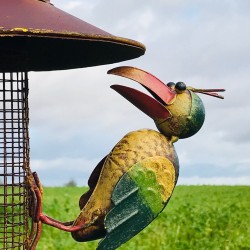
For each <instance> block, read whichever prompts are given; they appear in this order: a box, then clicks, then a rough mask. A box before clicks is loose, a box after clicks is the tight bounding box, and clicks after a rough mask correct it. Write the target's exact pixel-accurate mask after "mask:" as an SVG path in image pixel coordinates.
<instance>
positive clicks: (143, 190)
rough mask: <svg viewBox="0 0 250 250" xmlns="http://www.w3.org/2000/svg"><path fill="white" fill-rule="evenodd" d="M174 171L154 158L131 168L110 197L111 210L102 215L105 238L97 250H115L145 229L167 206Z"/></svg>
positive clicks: (163, 162)
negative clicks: (103, 216)
mask: <svg viewBox="0 0 250 250" xmlns="http://www.w3.org/2000/svg"><path fill="white" fill-rule="evenodd" d="M175 183H176V180H175V168H174V166H173V164H172V162H171V161H170V160H169V159H168V158H165V157H162V156H156V157H150V158H147V159H145V160H143V161H142V162H140V163H137V164H135V165H134V166H133V167H131V168H130V170H129V171H128V172H127V173H125V174H124V175H123V176H122V178H121V179H120V180H119V182H118V183H117V185H116V187H115V189H114V191H113V193H112V203H113V208H112V209H111V210H110V211H109V213H108V214H107V215H106V218H105V221H104V225H105V229H106V231H107V234H106V237H105V238H104V239H103V240H102V241H101V242H100V243H99V245H98V248H97V250H104V249H105V250H109V249H110V250H111V249H116V248H117V247H119V246H120V245H121V244H123V243H125V242H126V241H128V240H129V239H130V238H132V237H133V236H135V235H136V234H137V233H139V232H140V231H141V230H142V229H143V228H145V227H146V226H147V225H148V224H149V223H150V222H151V221H152V220H153V219H154V218H156V217H157V215H158V214H159V213H160V212H161V211H162V209H163V208H164V207H165V205H166V204H167V202H168V200H169V198H170V196H171V195H172V192H173V189H174V187H175Z"/></svg>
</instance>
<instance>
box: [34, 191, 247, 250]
mask: <svg viewBox="0 0 250 250" xmlns="http://www.w3.org/2000/svg"><path fill="white" fill-rule="evenodd" d="M84 190H86V189H84V188H79V187H67V188H66V187H62V188H45V190H44V200H43V204H44V205H43V211H44V212H45V213H46V214H48V215H50V216H52V217H54V218H56V219H59V220H62V221H69V220H73V219H75V218H76V217H77V215H78V213H79V208H78V199H79V197H80V196H81V194H82V193H83V191H84ZM97 244H98V241H93V242H86V243H78V242H75V241H74V240H73V239H72V238H71V235H70V233H67V232H62V231H59V230H58V229H55V228H51V227H49V226H47V225H44V226H43V232H42V237H41V240H40V242H39V244H38V247H37V249H38V250H45V249H46V250H50V249H51V250H52V249H53V250H55V249H60V250H64V249H65V250H66V249H72V250H78V249H81V250H94V249H95V248H96V246H97ZM152 249H155V250H170V249H171V250H177V249H178V250H187V249H195V250H196V249H197V250H203V249H204V250H205V249H206V250H207V249H208V250H210V249H214V250H220V249H223V250H236V249H239V250H250V186H177V187H176V189H175V191H174V194H173V197H172V198H171V200H170V202H169V204H168V205H167V207H166V208H165V210H164V211H163V212H162V213H161V214H160V215H159V216H158V218H157V219H156V220H154V221H153V222H152V223H151V224H150V225H149V226H148V227H147V228H146V229H144V230H143V231H142V232H141V233H139V234H138V235H137V236H136V237H134V238H133V239H131V240H130V241H129V242H127V243H126V244H124V245H123V246H121V247H120V248H119V250H152Z"/></svg>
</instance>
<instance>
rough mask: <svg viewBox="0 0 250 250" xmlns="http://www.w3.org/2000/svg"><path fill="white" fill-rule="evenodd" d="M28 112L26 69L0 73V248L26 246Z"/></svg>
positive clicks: (27, 218) (20, 247)
mask: <svg viewBox="0 0 250 250" xmlns="http://www.w3.org/2000/svg"><path fill="white" fill-rule="evenodd" d="M28 114H29V112H28V77H27V73H25V72H18V73H0V249H27V246H28V238H29V235H28V234H29V204H28V203H29V200H28V199H29V198H28V197H29V195H28V192H29V190H28V185H27V176H28V173H29V171H30V170H29V134H28V123H29V116H28Z"/></svg>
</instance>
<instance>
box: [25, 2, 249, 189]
mask: <svg viewBox="0 0 250 250" xmlns="http://www.w3.org/2000/svg"><path fill="white" fill-rule="evenodd" d="M51 2H52V3H53V4H54V5H55V6H56V7H58V8H60V9H62V10H64V11H66V12H68V13H70V14H72V15H74V16H76V17H78V18H80V19H82V20H84V21H86V22H88V23H91V24H92V25H95V26H97V27H98V28H101V29H103V30H105V31H107V32H109V33H111V34H113V35H116V36H120V37H125V38H130V39H133V40H136V41H139V42H141V43H143V44H144V45H145V46H146V49H147V50H146V53H145V55H144V56H142V57H139V58H137V59H133V60H129V61H126V62H121V63H116V64H112V65H105V66H98V67H92V68H83V69H74V70H66V71H55V72H31V73H30V74H29V79H30V86H29V87H30V95H29V105H30V146H31V155H30V156H31V168H32V171H36V172H37V173H38V175H39V177H40V179H41V182H42V183H43V185H44V186H61V185H65V184H66V183H68V182H69V181H70V180H74V181H75V182H76V183H77V185H79V186H85V185H87V180H88V177H89V175H90V173H91V171H92V170H93V169H94V167H95V166H96V165H97V163H98V162H99V161H100V160H101V159H102V158H103V157H104V156H105V155H107V154H108V153H109V152H110V150H111V149H112V148H113V147H114V146H115V144H116V143H117V142H118V141H119V140H120V139H121V138H122V137H123V136H124V135H125V134H126V133H128V132H130V131H133V130H138V129H141V128H150V129H156V127H155V125H154V122H153V120H151V119H150V118H149V117H147V116H146V115H145V114H143V113H142V112H141V111H139V110H138V109H137V108H135V107H134V106H133V105H132V104H131V103H129V102H128V101H126V100H125V99H124V98H123V97H121V96H120V95H119V94H117V93H116V92H115V91H113V90H112V89H111V88H110V85H112V84H123V85H126V86H130V87H134V88H137V89H140V87H139V86H138V84H136V83H134V82H132V81H130V80H128V79H123V78H121V77H117V76H112V75H107V71H108V70H109V69H111V68H114V67H117V66H124V65H129V66H134V67H138V68H141V69H143V70H146V71H148V72H150V73H152V74H154V75H155V76H157V77H158V78H159V79H161V80H162V81H163V82H165V83H167V82H169V81H173V82H178V81H183V82H185V83H186V84H187V85H191V86H193V87H196V88H225V89H226V92H225V93H223V95H224V97H225V99H224V100H220V99H217V98H212V97H209V96H205V95H200V97H201V98H202V100H203V102H204V105H205V108H206V120H205V123H204V125H203V127H202V129H201V130H200V131H199V132H198V133H197V134H196V135H194V136H193V137H191V138H188V139H182V140H179V141H178V142H176V143H175V147H176V151H177V153H178V156H179V161H180V176H179V180H178V184H179V185H183V184H187V185H196V184H212V185H249V184H250V153H249V149H250V126H249V124H250V116H249V114H250V100H249V93H250V84H249V76H250V71H249V69H250V60H249V58H250V34H249V28H250V16H249V9H250V1H247V0H241V1H238V0H221V1H211V0H203V1H197V0H189V1H185V0H175V1H169V0H148V1H141V0H137V1H134V0H127V1H117V0H109V1H101V0H84V1H80V0H79V1H78V0H74V1H70V0H51Z"/></svg>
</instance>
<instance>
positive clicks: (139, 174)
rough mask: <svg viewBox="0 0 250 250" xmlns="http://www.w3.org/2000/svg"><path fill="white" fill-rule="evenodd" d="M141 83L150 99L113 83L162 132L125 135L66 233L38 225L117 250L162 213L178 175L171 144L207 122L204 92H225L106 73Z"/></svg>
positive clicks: (138, 73) (137, 74)
mask: <svg viewBox="0 0 250 250" xmlns="http://www.w3.org/2000/svg"><path fill="white" fill-rule="evenodd" d="M108 73H109V74H114V75H118V76H123V77H126V78H130V79H132V80H135V81H137V82H139V83H140V84H141V85H142V86H143V87H145V88H146V89H147V90H148V91H149V92H150V93H151V95H152V96H153V97H150V96H148V95H146V94H144V93H142V92H140V91H138V90H135V89H133V88H129V87H125V86H121V85H113V86H111V88H112V89H114V90H115V91H117V92H118V93H119V94H121V95H122V96H124V97H125V98H126V99H127V100H129V101H130V102H131V103H132V104H134V105H135V106H136V107H137V108H139V109H140V110H141V111H143V112H144V113H146V114H147V115H148V116H150V117H151V118H152V119H153V120H154V122H155V124H156V127H157V128H158V130H159V131H160V132H157V131H154V130H151V129H142V130H138V131H133V132H130V133H128V134H127V135H125V136H124V137H123V138H122V139H121V140H120V141H119V142H118V143H117V144H116V145H115V147H114V148H113V149H112V150H111V152H110V153H109V154H108V155H107V156H106V157H105V158H104V159H102V161H101V162H100V163H99V164H98V165H97V166H96V168H95V169H94V171H93V173H92V174H91V176H90V178H89V182H88V184H89V191H87V192H86V193H85V194H83V195H82V197H81V198H80V202H79V205H80V209H81V212H80V214H79V216H78V218H77V219H76V220H75V221H74V222H73V223H72V225H71V226H68V227H70V229H69V230H68V229H67V225H66V224H60V223H59V222H57V221H55V220H54V219H51V218H49V217H47V216H45V215H43V214H41V215H40V219H41V220H42V222H44V223H46V224H50V225H52V226H55V227H58V228H61V229H63V230H67V231H71V232H72V236H73V238H74V239H75V240H77V241H89V240H95V239H99V238H103V237H104V238H103V239H102V240H101V241H100V243H99V245H98V248H97V249H98V250H104V249H105V250H107V249H116V248H117V247H119V246H120V245H121V244H123V243H125V242H126V241H128V240H129V239H130V238H132V237H133V236H135V235H136V234H137V233H139V232H140V231H141V230H142V229H143V228H145V227H146V226H147V225H148V224H149V223H150V222H152V221H153V220H154V219H155V218H156V217H157V215H158V214H159V213H160V212H161V211H162V210H163V209H164V207H165V206H166V204H167V203H168V201H169V199H170V197H171V195H172V193H173V190H174V187H175V185H176V183H177V179H178V174H179V162H178V157H177V154H176V152H175V148H174V145H173V143H174V142H176V141H177V140H178V139H179V138H187V137H190V136H192V135H194V134H195V133H197V132H198V131H199V129H200V128H201V127H202V125H203V122H204V119H205V110H204V106H203V103H202V101H201V99H200V98H199V97H198V95H196V92H197V93H203V94H207V95H211V96H214V97H218V98H223V97H222V96H220V95H218V94H217V93H215V92H221V91H224V89H211V90H210V89H194V88H191V87H187V86H186V85H185V84H184V83H183V82H178V83H176V84H174V83H168V84H167V85H165V84H164V83H163V82H161V81H160V80H159V79H157V78H156V77H155V76H153V75H151V74H149V73H147V72H145V71H143V70H140V69H137V68H133V67H118V68H115V69H112V70H110V71H109V72H108Z"/></svg>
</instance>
